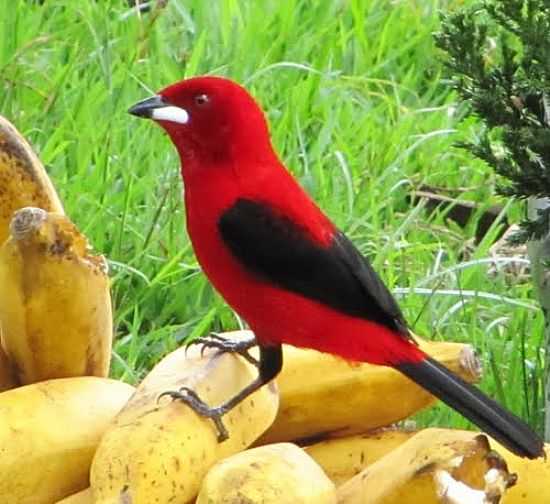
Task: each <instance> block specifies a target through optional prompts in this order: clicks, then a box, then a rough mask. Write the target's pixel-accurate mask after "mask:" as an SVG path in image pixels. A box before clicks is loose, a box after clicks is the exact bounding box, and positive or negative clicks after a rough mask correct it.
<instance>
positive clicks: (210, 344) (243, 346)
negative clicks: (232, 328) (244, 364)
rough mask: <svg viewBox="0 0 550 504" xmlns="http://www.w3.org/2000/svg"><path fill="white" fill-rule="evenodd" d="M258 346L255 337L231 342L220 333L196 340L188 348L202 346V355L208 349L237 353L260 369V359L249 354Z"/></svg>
mask: <svg viewBox="0 0 550 504" xmlns="http://www.w3.org/2000/svg"><path fill="white" fill-rule="evenodd" d="M257 344H258V342H257V341H256V338H255V337H254V336H252V337H251V338H247V339H244V340H231V339H228V338H224V337H223V336H221V335H220V334H218V333H210V334H209V335H208V336H204V337H202V338H195V339H194V340H193V341H191V342H190V343H189V344H188V345H187V346H188V347H189V346H191V345H202V349H201V355H202V354H203V352H204V350H206V349H207V348H216V349H218V350H219V351H220V352H221V353H225V352H231V353H236V354H239V355H240V356H241V357H243V358H244V359H246V360H247V361H248V362H250V364H252V365H254V366H256V367H257V368H258V369H259V362H258V359H255V358H254V357H252V355H250V352H249V350H250V349H251V348H252V347H253V346H256V345H257Z"/></svg>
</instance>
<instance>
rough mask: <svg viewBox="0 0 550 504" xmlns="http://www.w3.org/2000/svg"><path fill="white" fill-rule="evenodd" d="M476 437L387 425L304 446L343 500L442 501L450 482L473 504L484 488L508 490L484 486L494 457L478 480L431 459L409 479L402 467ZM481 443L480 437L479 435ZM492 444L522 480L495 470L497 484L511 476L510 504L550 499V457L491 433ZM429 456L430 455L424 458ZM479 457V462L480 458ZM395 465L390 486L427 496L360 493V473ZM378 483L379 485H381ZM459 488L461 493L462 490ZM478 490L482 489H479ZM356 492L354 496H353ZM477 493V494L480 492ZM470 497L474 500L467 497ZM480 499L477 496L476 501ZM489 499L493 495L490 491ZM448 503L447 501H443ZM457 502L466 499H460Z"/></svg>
mask: <svg viewBox="0 0 550 504" xmlns="http://www.w3.org/2000/svg"><path fill="white" fill-rule="evenodd" d="M476 436H477V435H476V433H474V432H469V431H459V430H450V429H425V430H423V431H410V430H409V431H407V430H400V429H396V428H387V429H380V430H377V431H373V432H369V433H365V434H356V435H353V436H348V437H345V438H338V439H327V440H324V441H319V442H317V443H314V444H312V445H309V446H307V447H305V448H304V449H305V451H306V452H307V453H308V455H309V456H310V457H312V458H313V459H314V460H315V461H316V462H317V463H318V464H319V465H320V466H321V467H322V469H323V471H324V472H325V474H326V475H327V476H328V477H329V478H330V479H331V480H332V481H333V482H334V483H335V485H336V486H337V487H338V488H339V490H338V491H339V493H340V499H343V495H347V496H348V497H346V498H348V499H350V500H349V502H361V503H363V502H365V503H371V502H384V503H386V502H387V503H392V502H396V503H397V502H399V503H401V502H403V503H407V502H411V503H412V502H422V503H424V502H427V503H430V502H439V501H437V489H438V486H439V488H440V492H441V491H442V490H441V489H444V488H446V485H447V486H448V485H449V484H450V487H451V490H450V491H451V494H452V492H453V491H457V490H456V489H458V490H459V495H463V499H464V500H463V502H464V503H467V504H470V503H475V502H483V500H481V501H480V500H479V499H480V498H481V497H483V496H482V494H479V492H480V491H482V490H485V491H486V492H487V490H489V492H487V493H490V492H491V491H493V492H494V493H496V494H502V493H504V488H500V490H499V489H498V488H497V490H496V492H495V489H492V490H491V488H489V489H485V485H486V484H487V482H486V481H485V479H484V478H482V477H481V476H484V475H486V474H487V472H488V471H487V467H486V464H487V463H488V462H489V461H491V459H490V457H489V458H487V457H485V459H484V460H485V461H483V460H481V462H483V463H482V464H481V468H480V469H479V468H478V469H479V473H478V478H477V480H475V481H474V482H472V481H471V480H468V479H466V478H465V476H464V475H463V474H465V473H464V472H461V471H456V470H455V469H452V470H451V471H448V472H449V473H450V475H451V476H453V472H454V475H455V477H453V479H451V478H449V476H448V475H447V474H445V472H439V473H438V472H437V471H435V466H434V467H428V464H426V467H425V469H417V470H418V471H419V472H418V474H416V475H415V477H414V478H410V479H407V477H404V476H403V473H401V472H400V470H401V469H402V467H403V466H404V465H405V466H408V465H409V464H410V463H411V462H410V461H412V460H416V461H417V462H418V457H417V453H420V452H421V451H422V450H424V449H426V450H428V451H429V452H430V454H426V456H428V457H433V456H434V455H435V454H439V455H438V456H441V454H442V453H443V447H445V449H447V448H446V447H448V446H454V447H455V448H456V447H457V446H458V445H457V444H456V440H457V439H465V440H468V439H470V440H473V439H474V438H475V437H476ZM413 438H415V439H416V441H414V442H410V441H412V440H413ZM476 442H479V440H477V441H476ZM489 444H490V447H491V448H492V449H493V450H494V452H495V453H497V454H499V455H500V456H501V457H502V459H504V460H505V461H506V466H507V469H508V471H509V474H510V475H517V483H516V484H515V485H512V483H513V482H514V480H513V479H511V478H508V477H507V478H502V479H499V478H500V476H499V474H501V473H494V472H493V473H492V474H493V476H495V477H496V476H499V478H496V480H495V481H494V482H493V483H495V484H496V483H498V482H499V481H500V483H502V482H503V481H506V482H507V483H508V484H509V485H510V486H508V488H507V489H506V497H505V498H504V500H503V502H505V503H506V504H524V503H534V504H537V503H540V504H545V503H546V502H550V487H549V486H548V481H550V461H549V460H547V459H537V460H527V459H524V458H521V457H518V456H517V455H514V454H513V453H511V452H510V451H509V450H507V449H506V448H504V447H503V446H502V445H500V444H499V443H498V442H497V441H494V440H493V439H491V438H489ZM419 446H423V448H419ZM480 446H481V448H480V449H481V450H482V451H483V452H484V453H485V452H486V451H487V450H486V444H485V445H484V444H481V445H480ZM546 451H547V452H550V445H547V448H546ZM396 454H397V455H396ZM400 457H403V459H402V461H399V458H400ZM428 459H429V458H427V459H425V460H428ZM430 460H432V459H430ZM475 460H478V461H480V459H479V458H478V459H475ZM498 460H499V459H493V460H492V461H491V464H492V465H495V466H496V468H497V469H498V468H499V467H500V468H503V466H502V464H500V465H499V464H497V463H496V462H497V461H498ZM397 461H399V462H397ZM403 461H406V464H404V463H403ZM379 462H380V463H379ZM393 464H395V467H394V468H393V469H391V470H389V472H388V473H387V475H386V476H385V477H384V478H383V479H384V481H386V482H387V488H393V489H396V488H398V487H399V488H402V490H400V492H401V493H407V492H408V493H409V494H410V495H411V496H419V495H420V493H419V492H425V494H424V497H422V498H420V497H417V498H418V501H414V500H413V499H412V497H407V498H405V497H403V495H401V494H399V497H396V496H392V494H391V492H390V494H389V495H390V496H385V495H384V494H383V495H382V497H380V499H381V500H372V501H371V500H361V498H360V497H359V495H360V494H361V492H362V491H363V490H364V488H362V487H361V485H359V481H360V479H361V476H358V475H361V474H366V473H369V474H370V473H371V471H373V470H376V471H378V472H377V473H376V474H381V473H383V472H384V471H386V470H388V469H389V468H391V466H392V465H393ZM427 469H429V470H427ZM426 473H429V475H430V476H429V477H426V476H425V474H426ZM480 475H481V476H480ZM420 476H422V477H420ZM502 476H503V475H502ZM455 478H456V479H455ZM490 478H491V477H489V483H491V479H490ZM457 479H458V480H460V481H462V482H464V481H466V483H469V484H472V483H474V485H472V486H474V488H473V491H474V493H472V492H471V491H468V490H467V489H464V488H463V487H462V486H461V485H459V484H457V483H456V480H457ZM453 480H454V481H453ZM352 481H353V482H354V483H353V484H352V483H351V482H352ZM348 483H349V486H347V490H345V489H344V490H342V488H343V487H344V484H346V485H348ZM374 486H375V487H376V485H374ZM497 487H498V485H497ZM407 489H408V490H407ZM453 489H454V490H453ZM470 490H472V488H470ZM460 491H461V492H462V493H460ZM426 492H428V494H429V495H431V496H430V497H427V496H426ZM430 492H431V494H430ZM476 492H478V493H477V494H476ZM352 495H354V496H355V497H354V498H352ZM476 495H477V497H475V496H476ZM377 498H378V497H377ZM469 498H471V500H467V499H469ZM476 498H477V499H478V500H477V501H476ZM484 498H488V497H487V496H485V497H484ZM353 499H355V500H353ZM399 499H401V500H399ZM407 499H409V500H407ZM430 499H431V500H430ZM459 499H460V497H459ZM455 501H456V499H455ZM339 502H340V501H339ZM344 502H346V501H344ZM443 502H446V501H444V500H443ZM448 502H449V503H451V504H452V502H453V501H452V500H449V501H448ZM456 502H458V503H461V501H460V500H458V501H456ZM487 502H488V503H491V502H493V501H491V500H487ZM494 502H498V501H494Z"/></svg>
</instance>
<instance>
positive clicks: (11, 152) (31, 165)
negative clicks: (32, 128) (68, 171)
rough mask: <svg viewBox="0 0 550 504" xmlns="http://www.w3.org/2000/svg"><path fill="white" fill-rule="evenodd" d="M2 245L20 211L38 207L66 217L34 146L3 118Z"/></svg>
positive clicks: (0, 126)
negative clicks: (28, 207) (20, 209)
mask: <svg viewBox="0 0 550 504" xmlns="http://www.w3.org/2000/svg"><path fill="white" fill-rule="evenodd" d="M0 187H1V188H2V189H1V190H0V244H2V243H4V241H5V240H6V239H7V238H8V235H9V231H8V227H9V223H10V221H11V218H12V215H13V213H14V212H15V211H16V210H18V209H19V208H23V207H26V206H35V207H39V208H43V209H44V210H47V211H49V212H56V213H63V207H62V206H61V202H60V201H59V198H58V196H57V194H56V192H55V189H54V187H53V185H52V183H51V181H50V179H49V178H48V174H47V173H46V170H45V169H44V167H43V166H42V163H41V162H40V161H39V159H38V158H37V157H36V154H35V153H34V152H33V150H32V148H31V146H30V145H29V144H28V143H27V141H26V140H25V139H24V138H23V137H22V136H21V134H20V133H19V132H18V131H17V130H16V129H15V127H14V126H13V125H12V124H11V123H10V122H9V121H7V120H6V119H5V118H4V117H2V116H0Z"/></svg>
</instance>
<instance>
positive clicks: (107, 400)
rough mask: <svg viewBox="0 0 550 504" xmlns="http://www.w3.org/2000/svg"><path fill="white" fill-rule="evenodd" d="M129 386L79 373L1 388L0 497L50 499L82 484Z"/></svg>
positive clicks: (13, 502)
mask: <svg viewBox="0 0 550 504" xmlns="http://www.w3.org/2000/svg"><path fill="white" fill-rule="evenodd" d="M133 390H134V389H133V387H131V386H130V385H127V384H125V383H122V382H117V381H114V380H108V379H106V378H96V377H78V378H63V379H59V380H49V381H45V382H41V383H35V384H32V385H27V386H24V387H19V388H15V389H13V390H8V391H6V392H2V393H1V394H0V454H1V456H0V502H2V503H3V504H4V503H5V504H52V503H53V502H56V501H57V500H59V499H62V498H63V497H65V496H67V495H70V494H71V493H74V492H77V491H79V490H82V489H83V488H86V486H88V473H89V469H90V464H91V461H92V457H93V454H94V451H95V449H96V447H97V444H98V443H99V439H100V437H101V435H102V434H103V432H104V431H105V430H106V428H107V426H108V424H109V423H110V422H111V421H112V420H113V418H114V416H115V415H116V414H117V413H118V411H119V410H120V409H121V408H122V406H123V405H124V404H125V403H126V401H127V400H128V399H129V397H130V395H131V394H132V392H133Z"/></svg>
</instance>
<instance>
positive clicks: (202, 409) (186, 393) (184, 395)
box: [159, 387, 229, 443]
mask: <svg viewBox="0 0 550 504" xmlns="http://www.w3.org/2000/svg"><path fill="white" fill-rule="evenodd" d="M165 396H168V397H171V398H172V399H173V400H177V401H182V402H183V403H185V404H187V406H189V407H190V408H191V409H192V410H193V411H194V412H195V413H197V414H199V415H201V416H203V417H206V418H210V419H211V420H212V421H213V422H214V425H215V426H216V429H217V431H218V443H221V442H223V441H225V440H226V439H228V438H229V432H227V429H226V427H225V425H224V424H223V421H222V416H223V415H225V413H227V410H226V409H225V408H223V407H222V406H219V407H217V408H212V407H210V406H208V404H206V403H205V402H204V401H203V400H202V399H201V398H200V397H199V395H198V394H197V393H196V392H195V391H194V390H193V389H190V388H189V387H181V388H180V389H179V390H167V391H166V392H163V393H162V394H160V396H159V399H160V398H161V397H165Z"/></svg>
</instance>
